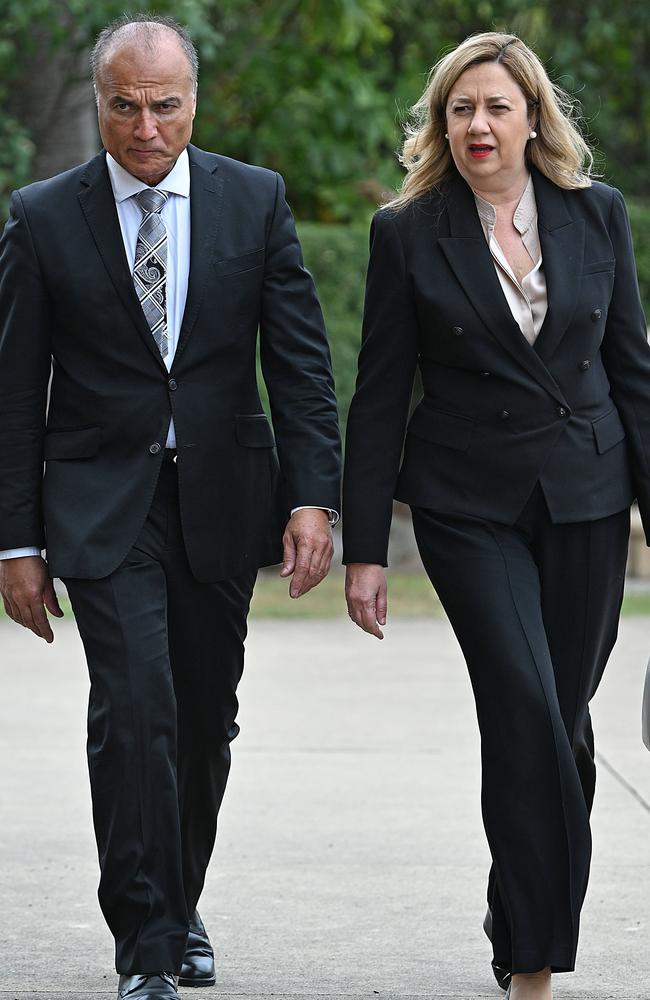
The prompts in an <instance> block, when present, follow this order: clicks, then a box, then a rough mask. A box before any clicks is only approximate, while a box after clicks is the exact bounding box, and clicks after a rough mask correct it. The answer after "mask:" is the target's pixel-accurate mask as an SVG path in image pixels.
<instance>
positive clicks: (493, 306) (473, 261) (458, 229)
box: [438, 178, 564, 402]
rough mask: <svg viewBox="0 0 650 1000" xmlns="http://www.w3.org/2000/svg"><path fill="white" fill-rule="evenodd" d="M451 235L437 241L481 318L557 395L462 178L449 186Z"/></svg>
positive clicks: (557, 391) (493, 334) (509, 350)
mask: <svg viewBox="0 0 650 1000" xmlns="http://www.w3.org/2000/svg"><path fill="white" fill-rule="evenodd" d="M446 208H447V213H448V217H449V229H450V234H451V235H450V236H449V237H440V238H439V239H438V243H439V245H440V247H441V249H442V251H443V253H444V254H445V257H446V258H447V261H448V262H449V265H450V267H451V268H452V270H453V272H454V274H455V275H456V277H457V279H458V281H459V282H460V284H461V285H462V287H463V290H464V292H465V294H466V295H467V297H468V298H469V300H470V301H471V303H472V305H473V306H474V309H475V310H476V312H477V313H478V315H479V317H480V318H481V320H482V321H483V322H484V323H485V325H486V326H487V328H488V330H489V331H490V333H491V334H492V336H494V337H495V338H496V340H498V341H499V343H500V344H501V346H502V347H503V348H504V349H505V350H506V351H507V352H508V353H509V354H510V355H511V356H512V357H513V358H514V359H515V360H516V361H517V362H518V363H519V364H520V365H521V366H522V367H523V368H525V370H526V371H527V372H528V373H529V375H531V376H532V377H533V378H534V379H535V380H536V381H537V382H539V383H540V384H541V385H543V386H544V388H546V389H547V391H548V392H550V393H551V395H553V396H554V397H556V398H557V399H559V400H561V401H562V402H564V399H563V396H562V393H561V390H560V389H559V387H558V385H557V383H556V382H555V380H554V379H553V377H552V376H551V374H550V372H549V371H548V368H547V367H546V365H545V364H544V362H543V361H542V359H541V357H540V355H539V354H538V353H537V352H536V351H535V350H534V349H533V348H532V347H531V345H530V344H529V343H528V341H527V340H526V338H525V337H524V335H523V334H522V332H521V330H520V329H519V326H518V324H517V323H516V322H515V320H514V318H513V315H512V313H511V312H510V307H509V305H508V302H507V299H506V297H505V295H504V294H503V289H502V288H501V284H500V282H499V279H498V277H497V273H496V270H495V266H494V261H493V260H492V255H491V253H490V249H489V247H488V245H487V242H486V240H485V236H484V234H483V229H482V228H481V222H480V219H479V217H478V212H477V210H476V203H475V201H474V195H473V194H472V191H471V188H470V187H469V186H468V185H467V184H466V183H465V181H463V180H462V179H461V178H457V179H455V180H454V181H453V182H452V184H451V185H450V188H449V192H448V196H447V202H446Z"/></svg>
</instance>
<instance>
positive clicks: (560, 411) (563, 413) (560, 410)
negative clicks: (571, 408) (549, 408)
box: [557, 406, 567, 417]
mask: <svg viewBox="0 0 650 1000" xmlns="http://www.w3.org/2000/svg"><path fill="white" fill-rule="evenodd" d="M557 415H558V417H566V416H567V411H566V410H565V409H564V407H563V406H558V408H557Z"/></svg>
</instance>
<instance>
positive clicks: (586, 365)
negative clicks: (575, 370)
mask: <svg viewBox="0 0 650 1000" xmlns="http://www.w3.org/2000/svg"><path fill="white" fill-rule="evenodd" d="M590 368H591V361H581V362H580V371H581V372H588V371H589V369H590Z"/></svg>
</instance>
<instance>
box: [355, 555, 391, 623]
mask: <svg viewBox="0 0 650 1000" xmlns="http://www.w3.org/2000/svg"><path fill="white" fill-rule="evenodd" d="M345 598H346V600H347V602H348V614H349V615H350V618H351V619H352V621H353V622H354V623H355V624H356V625H358V626H359V628H362V629H363V631H364V632H368V633H369V634H370V635H375V636H377V638H378V639H383V638H384V633H383V632H382V630H381V629H380V627H379V626H380V625H385V624H386V615H387V613H388V585H387V583H386V574H385V573H384V568H383V566H378V565H376V564H375V563H350V564H349V565H348V566H347V568H346V571H345Z"/></svg>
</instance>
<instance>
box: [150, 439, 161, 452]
mask: <svg viewBox="0 0 650 1000" xmlns="http://www.w3.org/2000/svg"><path fill="white" fill-rule="evenodd" d="M160 451H161V447H160V445H159V444H158V442H157V441H154V443H153V444H150V445H149V454H150V455H157V454H158V453H159V452H160Z"/></svg>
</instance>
